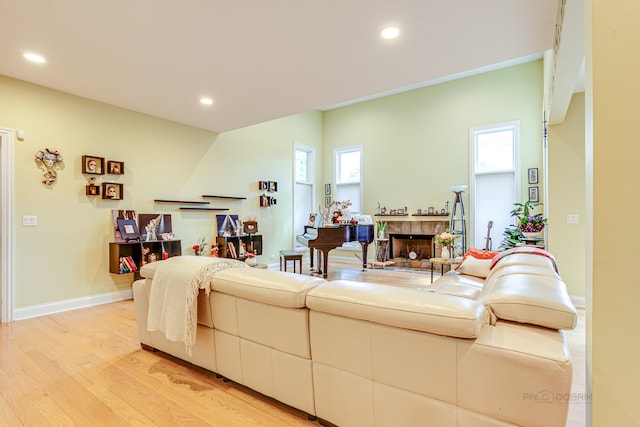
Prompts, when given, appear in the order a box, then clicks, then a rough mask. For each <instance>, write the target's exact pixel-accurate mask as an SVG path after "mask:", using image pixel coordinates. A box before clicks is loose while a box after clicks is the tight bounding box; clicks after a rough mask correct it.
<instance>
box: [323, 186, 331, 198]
mask: <svg viewBox="0 0 640 427" xmlns="http://www.w3.org/2000/svg"><path fill="white" fill-rule="evenodd" d="M324 195H325V196H330V195H331V184H325V185H324Z"/></svg>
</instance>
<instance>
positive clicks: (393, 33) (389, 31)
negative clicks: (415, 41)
mask: <svg viewBox="0 0 640 427" xmlns="http://www.w3.org/2000/svg"><path fill="white" fill-rule="evenodd" d="M380 35H381V36H382V38H384V39H387V40H391V39H395V38H396V37H398V36H399V35H400V30H399V29H398V27H387V28H385V29H384V30H382V32H381V33H380Z"/></svg>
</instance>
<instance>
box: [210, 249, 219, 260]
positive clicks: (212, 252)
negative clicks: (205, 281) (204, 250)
mask: <svg viewBox="0 0 640 427" xmlns="http://www.w3.org/2000/svg"><path fill="white" fill-rule="evenodd" d="M219 253H220V249H218V247H217V246H214V247H212V248H211V256H212V257H214V258H218V256H219Z"/></svg>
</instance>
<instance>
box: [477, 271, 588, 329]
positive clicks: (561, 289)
mask: <svg viewBox="0 0 640 427" xmlns="http://www.w3.org/2000/svg"><path fill="white" fill-rule="evenodd" d="M487 285H488V286H487ZM479 299H480V300H481V302H482V303H483V304H484V305H485V307H486V308H487V309H488V310H489V312H490V313H491V314H492V323H495V320H496V319H503V320H510V321H514V322H520V323H529V324H532V325H538V326H543V327H546V328H552V329H573V328H575V327H576V324H577V321H578V315H577V313H576V308H575V306H574V305H573V303H572V302H571V298H570V297H569V294H568V292H567V287H566V285H565V284H564V282H563V281H562V280H560V278H559V277H557V276H555V277H554V276H553V275H550V274H548V275H540V274H528V273H526V272H522V271H521V272H520V273H519V274H506V275H502V276H500V277H497V278H494V280H492V281H491V283H487V284H486V285H485V289H484V290H483V292H482V293H481V294H480V297H479Z"/></svg>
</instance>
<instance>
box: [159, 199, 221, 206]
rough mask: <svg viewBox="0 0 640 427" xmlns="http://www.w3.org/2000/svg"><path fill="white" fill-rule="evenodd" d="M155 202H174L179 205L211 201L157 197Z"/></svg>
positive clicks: (201, 203) (203, 203)
mask: <svg viewBox="0 0 640 427" xmlns="http://www.w3.org/2000/svg"><path fill="white" fill-rule="evenodd" d="M154 203H174V204H178V205H208V204H209V202H204V201H200V200H165V199H155V200H154Z"/></svg>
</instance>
